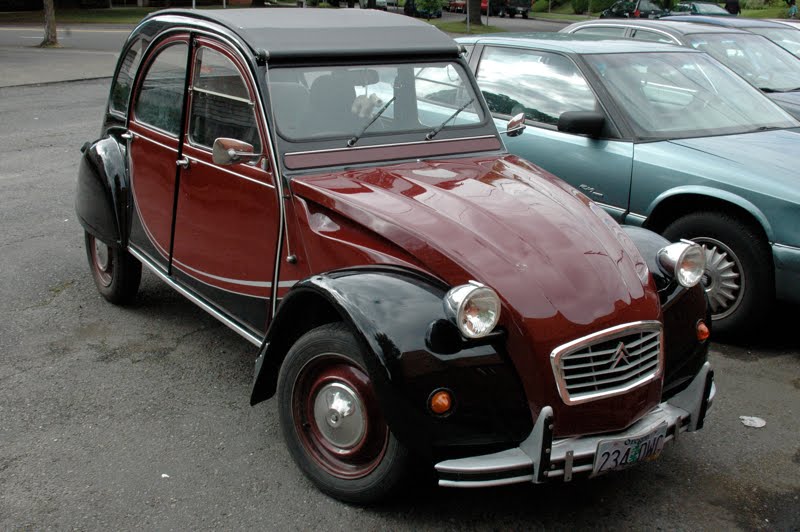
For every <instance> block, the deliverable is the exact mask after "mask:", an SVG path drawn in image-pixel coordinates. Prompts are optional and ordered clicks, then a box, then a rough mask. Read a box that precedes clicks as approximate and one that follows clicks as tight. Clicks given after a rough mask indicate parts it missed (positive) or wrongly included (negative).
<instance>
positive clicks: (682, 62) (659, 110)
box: [584, 52, 800, 139]
mask: <svg viewBox="0 0 800 532" xmlns="http://www.w3.org/2000/svg"><path fill="white" fill-rule="evenodd" d="M584 57H585V59H586V61H587V63H588V64H589V65H590V66H591V68H592V69H593V70H594V71H595V72H596V73H597V75H598V76H599V77H600V79H601V80H602V83H603V84H604V85H605V87H606V89H607V90H608V91H609V93H610V94H611V96H612V97H613V98H614V99H615V100H616V102H617V104H618V106H619V107H620V108H621V109H623V110H624V112H625V113H626V114H627V116H628V118H629V121H630V122H631V125H632V126H633V127H634V129H635V131H636V135H637V136H639V137H642V138H652V139H666V138H676V137H698V136H707V135H722V134H733V133H745V132H749V131H757V130H760V129H765V128H786V127H798V126H800V123H798V122H797V121H795V120H794V119H793V118H791V117H790V116H789V115H788V114H786V112H784V111H783V110H782V109H781V108H779V107H777V106H776V105H775V104H774V103H772V102H771V101H770V100H769V99H768V98H766V97H765V96H764V95H763V94H761V93H760V92H758V91H757V90H756V89H754V88H753V87H751V86H750V85H748V84H747V83H746V82H745V81H744V80H743V79H741V78H740V77H738V76H736V75H734V74H733V73H731V72H730V71H729V70H727V69H725V68H724V67H723V66H721V65H720V64H719V63H717V62H716V61H714V60H713V59H711V58H709V57H708V56H706V55H704V54H695V53H681V52H659V53H629V54H608V55H587V56H584Z"/></svg>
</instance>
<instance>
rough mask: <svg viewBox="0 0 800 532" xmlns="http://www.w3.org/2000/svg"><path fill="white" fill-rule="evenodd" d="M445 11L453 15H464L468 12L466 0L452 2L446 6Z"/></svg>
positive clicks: (451, 0)
mask: <svg viewBox="0 0 800 532" xmlns="http://www.w3.org/2000/svg"><path fill="white" fill-rule="evenodd" d="M445 9H447V11H450V12H451V13H463V12H465V11H466V10H467V1H466V0H450V1H449V2H448V3H447V4H445Z"/></svg>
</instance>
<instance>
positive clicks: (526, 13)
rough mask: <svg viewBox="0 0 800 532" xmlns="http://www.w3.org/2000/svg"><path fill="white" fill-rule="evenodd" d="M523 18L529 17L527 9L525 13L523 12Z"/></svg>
mask: <svg viewBox="0 0 800 532" xmlns="http://www.w3.org/2000/svg"><path fill="white" fill-rule="evenodd" d="M522 18H524V19H527V18H528V12H527V11H525V12H524V13H522Z"/></svg>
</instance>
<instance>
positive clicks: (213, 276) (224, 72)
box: [172, 39, 281, 334]
mask: <svg viewBox="0 0 800 532" xmlns="http://www.w3.org/2000/svg"><path fill="white" fill-rule="evenodd" d="M192 64H193V67H192V73H191V84H190V91H189V94H190V97H189V102H188V111H189V112H188V113H187V115H188V116H187V126H186V134H185V135H184V137H183V146H182V154H183V156H184V158H183V160H182V161H179V162H180V164H181V165H182V169H181V174H180V180H179V183H178V194H177V202H176V213H175V243H174V250H173V256H172V263H173V267H174V272H175V276H176V279H177V280H179V281H180V282H181V283H184V284H186V285H188V286H190V287H191V288H192V289H193V290H194V291H195V292H197V293H200V294H202V295H203V296H204V297H205V298H206V299H207V300H210V301H212V302H213V303H214V304H215V305H216V306H217V307H219V308H222V309H224V310H225V311H226V313H227V314H228V315H230V316H233V317H234V318H235V319H236V320H238V322H239V323H240V324H242V325H244V326H245V327H247V328H248V329H250V330H251V331H253V332H255V333H256V334H261V333H263V332H264V331H265V330H266V326H267V319H268V308H269V303H270V297H271V293H272V282H273V273H274V271H275V255H276V252H277V250H276V245H277V240H278V231H279V226H280V224H279V222H280V216H281V214H280V209H279V205H278V194H277V192H276V189H275V182H274V176H273V173H272V171H271V168H273V166H272V164H273V162H272V161H271V160H270V158H269V155H268V153H269V150H268V145H269V144H268V141H267V138H268V137H267V132H266V130H265V129H264V127H263V126H264V124H265V121H264V119H263V116H262V115H261V106H260V105H259V104H258V102H259V100H258V96H257V92H256V83H255V81H254V79H253V78H252V77H251V75H250V74H249V71H248V69H247V67H246V63H245V62H244V60H243V58H241V57H240V56H238V55H237V54H236V53H235V52H234V50H232V49H230V48H228V47H227V46H224V45H223V44H221V43H218V42H215V41H213V40H210V39H197V41H196V46H195V49H194V58H193V62H192ZM219 138H226V139H234V140H237V141H240V142H244V143H247V144H249V145H250V146H252V152H253V153H254V154H255V155H256V156H255V157H243V158H242V159H241V160H240V161H238V162H234V163H232V164H217V163H216V162H215V161H214V157H213V146H214V142H215V140H217V139H219Z"/></svg>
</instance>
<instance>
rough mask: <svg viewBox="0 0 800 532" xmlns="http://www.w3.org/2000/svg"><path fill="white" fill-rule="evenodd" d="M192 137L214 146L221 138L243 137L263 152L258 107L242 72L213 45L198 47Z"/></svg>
mask: <svg viewBox="0 0 800 532" xmlns="http://www.w3.org/2000/svg"><path fill="white" fill-rule="evenodd" d="M189 120H190V121H189V138H190V140H191V141H192V142H193V143H194V144H198V145H200V146H206V147H208V148H210V147H212V146H213V145H214V141H215V140H216V139H218V138H220V137H225V138H231V139H236V140H241V141H243V142H247V143H249V144H252V145H253V148H254V150H255V152H256V153H260V152H261V139H260V137H259V134H258V126H257V123H256V117H255V109H254V107H253V101H252V100H251V99H250V93H249V92H248V90H247V85H245V82H244V80H243V79H242V75H241V73H240V72H239V69H238V68H236V65H235V64H234V63H233V61H231V60H230V59H229V58H227V57H226V56H224V55H223V54H221V53H219V52H217V51H216V50H213V49H211V48H206V47H201V48H199V49H198V50H197V54H196V57H195V65H194V81H193V83H192V110H191V118H190V119H189Z"/></svg>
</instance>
